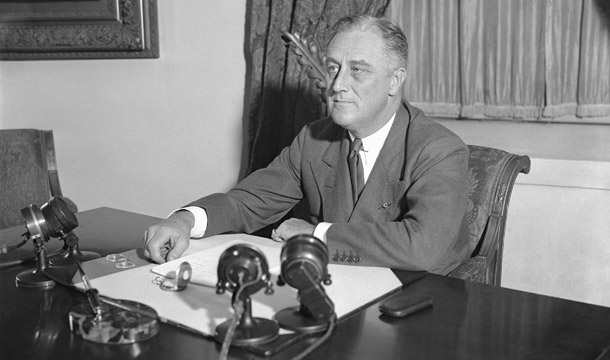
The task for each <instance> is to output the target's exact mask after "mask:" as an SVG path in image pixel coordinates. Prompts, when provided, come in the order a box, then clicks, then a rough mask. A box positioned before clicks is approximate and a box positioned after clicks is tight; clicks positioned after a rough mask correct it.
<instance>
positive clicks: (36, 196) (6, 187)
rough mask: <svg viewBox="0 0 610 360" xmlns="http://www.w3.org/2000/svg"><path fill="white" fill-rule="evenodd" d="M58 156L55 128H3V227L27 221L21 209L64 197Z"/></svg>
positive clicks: (0, 147)
mask: <svg viewBox="0 0 610 360" xmlns="http://www.w3.org/2000/svg"><path fill="white" fill-rule="evenodd" d="M55 159H56V158H55V143H54V141H53V131H52V130H36V129H3V130H0V229H4V228H8V227H13V226H18V225H21V224H23V221H24V220H23V216H22V214H21V209H23V208H25V207H28V206H29V205H32V204H36V205H38V206H41V205H42V204H44V203H45V202H47V201H48V200H49V199H50V198H51V197H53V196H56V197H59V196H62V197H63V195H62V192H61V187H60V185H59V175H58V173H57V164H56V160H55ZM64 200H66V202H67V203H68V206H69V207H70V210H72V211H73V212H76V211H77V210H78V209H77V207H76V205H75V204H74V203H73V202H72V201H70V200H69V199H67V198H65V197H64Z"/></svg>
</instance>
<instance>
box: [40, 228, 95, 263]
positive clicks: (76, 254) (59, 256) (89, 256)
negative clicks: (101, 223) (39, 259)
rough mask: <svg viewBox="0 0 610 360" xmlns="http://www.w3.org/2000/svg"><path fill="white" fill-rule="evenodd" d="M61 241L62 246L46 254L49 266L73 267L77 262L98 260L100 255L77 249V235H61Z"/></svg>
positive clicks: (72, 233)
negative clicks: (62, 242)
mask: <svg viewBox="0 0 610 360" xmlns="http://www.w3.org/2000/svg"><path fill="white" fill-rule="evenodd" d="M61 240H63V241H64V246H63V247H62V248H61V249H59V250H58V251H55V252H53V253H50V254H48V257H49V263H50V264H51V266H63V265H73V264H76V263H77V262H78V261H88V260H93V259H97V258H99V257H100V256H101V255H100V254H98V253H96V252H93V251H84V252H83V251H81V250H80V249H79V247H78V241H79V239H78V235H76V234H75V233H74V232H73V231H70V232H68V233H67V234H63V235H62V237H61Z"/></svg>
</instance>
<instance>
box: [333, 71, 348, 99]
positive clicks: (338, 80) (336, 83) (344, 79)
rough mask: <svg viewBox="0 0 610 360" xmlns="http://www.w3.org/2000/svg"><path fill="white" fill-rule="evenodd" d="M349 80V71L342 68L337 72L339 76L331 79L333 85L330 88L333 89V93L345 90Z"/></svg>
mask: <svg viewBox="0 0 610 360" xmlns="http://www.w3.org/2000/svg"><path fill="white" fill-rule="evenodd" d="M348 81H349V79H348V76H347V72H346V71H345V70H344V69H341V70H339V72H338V73H337V76H335V77H334V78H333V79H331V86H330V87H329V88H330V89H332V91H333V93H338V92H342V91H345V90H346V89H347V87H348Z"/></svg>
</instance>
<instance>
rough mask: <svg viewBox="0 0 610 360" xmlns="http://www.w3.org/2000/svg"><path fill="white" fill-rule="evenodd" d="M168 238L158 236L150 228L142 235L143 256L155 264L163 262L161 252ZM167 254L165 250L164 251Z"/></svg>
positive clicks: (163, 256) (163, 258) (163, 257)
mask: <svg viewBox="0 0 610 360" xmlns="http://www.w3.org/2000/svg"><path fill="white" fill-rule="evenodd" d="M168 242H169V237H164V236H161V235H160V234H159V235H158V234H157V232H156V231H155V229H154V228H153V227H152V226H151V227H150V228H149V229H148V230H147V231H146V232H145V233H144V255H146V256H147V257H148V258H150V259H151V260H152V261H154V262H156V263H159V264H161V263H164V262H165V254H163V253H162V250H163V249H164V248H165V247H166V246H167V245H166V244H167V243H168ZM165 252H167V250H166V251H165Z"/></svg>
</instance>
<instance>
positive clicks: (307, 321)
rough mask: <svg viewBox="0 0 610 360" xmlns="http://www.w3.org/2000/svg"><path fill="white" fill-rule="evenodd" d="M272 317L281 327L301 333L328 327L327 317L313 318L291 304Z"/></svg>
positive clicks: (322, 329)
mask: <svg viewBox="0 0 610 360" xmlns="http://www.w3.org/2000/svg"><path fill="white" fill-rule="evenodd" d="M274 319H275V320H277V322H278V323H279V324H280V327H281V328H282V329H286V330H292V331H297V332H302V333H313V332H319V331H324V330H326V328H327V327H328V323H329V322H328V319H314V318H311V317H309V316H306V315H304V314H303V313H302V312H301V311H300V307H299V306H292V307H289V308H285V309H283V310H280V311H278V312H277V313H276V314H275V316H274Z"/></svg>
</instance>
